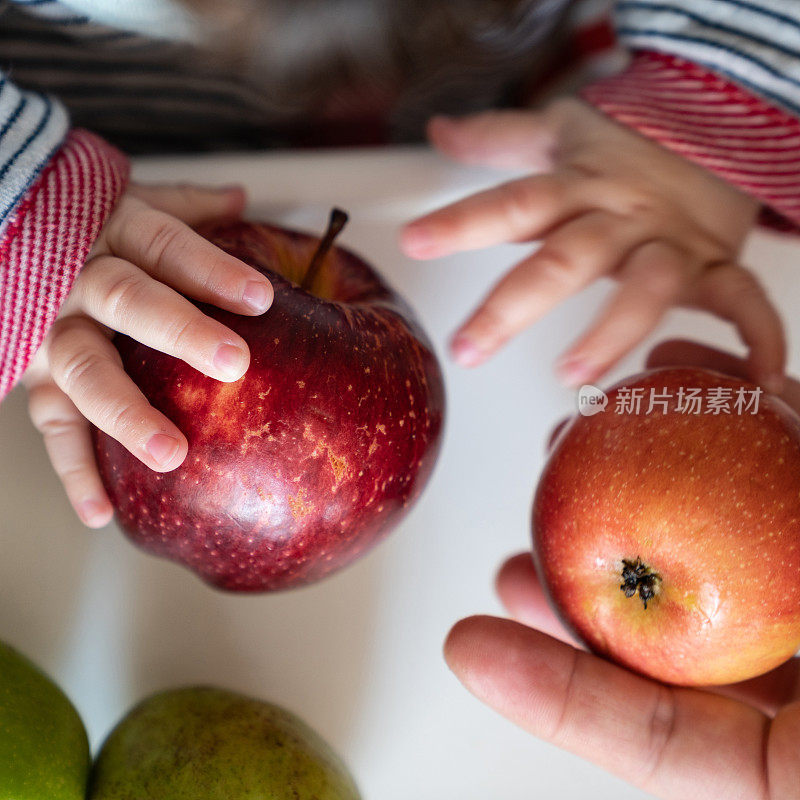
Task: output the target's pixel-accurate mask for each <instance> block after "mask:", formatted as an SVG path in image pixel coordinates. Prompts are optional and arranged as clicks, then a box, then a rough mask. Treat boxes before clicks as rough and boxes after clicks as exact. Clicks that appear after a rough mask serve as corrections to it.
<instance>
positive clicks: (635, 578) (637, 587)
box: [619, 556, 661, 610]
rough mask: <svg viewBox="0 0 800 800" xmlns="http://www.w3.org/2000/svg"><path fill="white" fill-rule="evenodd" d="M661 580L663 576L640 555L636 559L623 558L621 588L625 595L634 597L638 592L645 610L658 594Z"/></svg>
mask: <svg viewBox="0 0 800 800" xmlns="http://www.w3.org/2000/svg"><path fill="white" fill-rule="evenodd" d="M660 582H661V576H660V575H659V574H658V573H657V572H653V570H651V569H650V567H648V566H647V564H644V563H643V562H642V560H641V559H640V558H639V556H637V557H636V560H635V561H631V560H629V559H627V558H623V559H622V583H621V584H620V587H619V588H620V589H621V590H622V591H623V592H624V593H625V597H633V596H634V595H635V594H636V593H637V592H638V593H639V597H640V598H641V600H642V605H644V607H645V610H647V601H648V600H652V599H653V598H654V597H655V596H656V594H658V584H659V583H660Z"/></svg>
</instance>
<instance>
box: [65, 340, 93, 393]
mask: <svg viewBox="0 0 800 800" xmlns="http://www.w3.org/2000/svg"><path fill="white" fill-rule="evenodd" d="M100 362H101V358H100V356H99V355H98V354H97V353H95V352H91V351H90V352H86V351H85V350H82V349H78V350H71V351H69V352H64V353H63V354H59V355H58V356H57V357H56V358H54V373H55V377H56V380H57V382H58V384H59V386H61V388H62V389H63V390H64V392H65V393H66V394H67V395H70V396H71V395H73V394H74V393H75V392H76V391H78V390H79V389H80V388H81V386H82V385H85V384H86V383H88V382H90V381H91V377H92V375H93V374H94V373H96V372H98V370H99V369H100V368H101V363H100Z"/></svg>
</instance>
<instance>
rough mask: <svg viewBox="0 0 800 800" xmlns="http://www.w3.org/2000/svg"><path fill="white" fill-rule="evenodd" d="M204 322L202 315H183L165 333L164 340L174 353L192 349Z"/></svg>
mask: <svg viewBox="0 0 800 800" xmlns="http://www.w3.org/2000/svg"><path fill="white" fill-rule="evenodd" d="M202 320H203V317H202V315H200V314H192V313H190V314H188V315H181V316H180V317H179V318H178V319H176V320H175V321H174V322H172V323H171V324H170V325H169V327H168V328H167V329H166V330H165V332H164V339H165V341H166V342H168V343H169V345H170V346H171V348H172V349H173V351H174V352H178V351H182V350H185V349H187V348H191V347H192V346H193V344H194V343H195V341H196V339H197V335H196V334H197V332H198V331H199V329H200V327H201V322H202Z"/></svg>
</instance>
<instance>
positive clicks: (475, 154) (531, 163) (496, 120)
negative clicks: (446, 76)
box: [428, 111, 557, 171]
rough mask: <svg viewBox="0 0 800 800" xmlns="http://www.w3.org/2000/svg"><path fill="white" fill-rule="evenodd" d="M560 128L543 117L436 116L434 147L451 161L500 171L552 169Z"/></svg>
mask: <svg viewBox="0 0 800 800" xmlns="http://www.w3.org/2000/svg"><path fill="white" fill-rule="evenodd" d="M556 133H557V129H556V128H555V126H554V125H553V124H552V121H551V120H550V119H548V117H547V116H546V115H544V114H535V113H533V112H531V111H486V112H483V113H480V114H474V115H472V116H468V117H461V118H460V119H455V118H452V117H443V116H437V117H433V118H432V119H431V120H430V122H429V123H428V138H429V139H430V142H431V144H433V146H434V147H436V149H437V150H439V151H441V152H442V153H444V154H445V155H447V156H449V157H450V158H453V159H455V160H456V161H462V162H464V163H467V164H486V165H488V166H492V167H497V168H506V167H507V168H512V169H513V168H516V167H528V168H531V169H535V170H537V171H538V170H541V171H545V170H549V169H552V166H553V159H554V154H555V149H556Z"/></svg>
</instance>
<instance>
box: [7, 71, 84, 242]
mask: <svg viewBox="0 0 800 800" xmlns="http://www.w3.org/2000/svg"><path fill="white" fill-rule="evenodd" d="M68 126H69V120H68V118H67V113H66V111H65V110H64V107H63V105H61V103H59V102H58V101H57V100H55V99H53V98H52V97H48V96H47V95H42V94H37V93H36V92H28V91H23V90H21V89H19V88H17V87H16V86H15V85H14V84H13V83H11V81H9V80H8V79H7V77H6V76H5V75H3V74H2V73H0V238H2V236H3V234H4V232H5V229H6V227H7V224H8V222H9V220H10V219H11V217H12V216H13V211H14V209H15V208H16V207H17V205H18V203H19V202H20V200H21V199H22V198H23V197H24V196H25V193H26V192H27V190H28V189H29V188H30V186H31V185H32V184H33V182H34V181H35V179H36V177H37V176H38V175H39V173H40V172H41V171H42V169H43V168H44V166H45V165H46V164H47V162H48V161H49V160H50V159H51V158H52V156H53V154H54V153H55V152H56V150H58V148H59V146H60V145H61V143H62V142H63V140H64V138H65V136H66V135H67V129H68Z"/></svg>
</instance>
